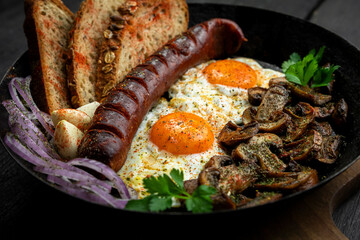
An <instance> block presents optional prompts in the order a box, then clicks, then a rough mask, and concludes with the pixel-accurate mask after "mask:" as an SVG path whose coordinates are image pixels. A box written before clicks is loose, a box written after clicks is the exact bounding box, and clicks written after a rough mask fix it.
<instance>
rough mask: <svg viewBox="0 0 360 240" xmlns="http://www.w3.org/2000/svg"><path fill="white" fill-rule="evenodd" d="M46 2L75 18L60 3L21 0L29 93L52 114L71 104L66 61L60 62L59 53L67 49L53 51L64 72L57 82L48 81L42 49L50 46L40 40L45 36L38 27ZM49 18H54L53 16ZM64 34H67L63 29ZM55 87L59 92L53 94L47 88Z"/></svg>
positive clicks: (58, 76)
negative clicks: (22, 1) (29, 76)
mask: <svg viewBox="0 0 360 240" xmlns="http://www.w3.org/2000/svg"><path fill="white" fill-rule="evenodd" d="M45 3H46V4H54V5H55V6H56V7H57V8H58V9H59V10H61V11H63V12H65V14H67V16H68V17H69V18H71V20H72V19H73V16H74V15H73V13H72V12H71V11H70V10H69V9H68V8H67V7H66V6H65V5H64V4H63V2H62V1H61V0H25V1H24V10H25V21H24V25H23V27H24V33H25V36H26V38H27V43H28V53H29V54H28V56H29V59H28V60H29V64H30V68H31V76H32V83H31V91H32V93H33V94H32V95H33V98H34V100H35V103H36V104H37V106H38V107H39V108H40V109H41V110H42V111H44V112H47V113H51V112H52V111H54V110H57V109H60V108H68V107H71V104H70V94H69V92H68V89H67V86H66V85H67V84H66V71H65V60H63V59H61V57H62V54H63V52H62V51H65V48H66V46H65V47H64V48H61V50H60V51H61V52H56V51H54V52H56V53H57V54H58V55H57V56H59V57H60V60H59V61H57V64H59V65H60V66H59V68H61V69H63V70H64V71H63V72H61V73H59V75H57V76H55V77H56V80H57V81H56V82H55V81H53V80H51V79H50V77H49V75H50V72H49V66H48V65H49V63H48V62H46V60H45V55H44V54H45V52H44V51H45V50H44V46H45V45H46V44H50V43H48V42H46V39H44V37H43V36H44V35H45V34H46V33H44V32H43V31H41V30H40V28H39V24H40V23H39V21H40V20H39V19H40V15H43V14H45V13H43V12H41V11H40V6H41V5H42V4H45ZM46 14H48V13H46ZM52 17H54V18H56V17H55V16H52ZM49 31H50V29H49ZM63 31H66V29H64V30H63ZM64 35H67V32H66V33H64ZM54 41H55V40H54ZM66 41H67V40H66ZM54 74H55V73H54ZM60 75H61V76H60ZM55 87H56V88H57V89H58V91H57V92H56V94H54V92H51V89H50V88H55Z"/></svg>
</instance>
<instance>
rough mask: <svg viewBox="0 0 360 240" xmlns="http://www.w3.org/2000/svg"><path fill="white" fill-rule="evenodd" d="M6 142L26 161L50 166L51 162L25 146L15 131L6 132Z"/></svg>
mask: <svg viewBox="0 0 360 240" xmlns="http://www.w3.org/2000/svg"><path fill="white" fill-rule="evenodd" d="M4 143H5V144H6V145H7V146H8V147H9V148H10V149H11V150H12V151H13V152H15V153H16V154H17V155H19V157H21V158H23V159H25V160H26V161H28V162H30V163H32V164H34V165H35V166H43V167H45V166H49V163H48V162H46V161H45V160H44V159H42V158H40V157H38V156H37V155H35V153H33V152H32V151H30V150H29V149H28V148H27V147H25V146H24V145H23V144H22V143H21V142H20V141H19V140H18V139H17V138H16V137H15V136H14V134H13V133H10V132H8V133H6V135H5V137H4Z"/></svg>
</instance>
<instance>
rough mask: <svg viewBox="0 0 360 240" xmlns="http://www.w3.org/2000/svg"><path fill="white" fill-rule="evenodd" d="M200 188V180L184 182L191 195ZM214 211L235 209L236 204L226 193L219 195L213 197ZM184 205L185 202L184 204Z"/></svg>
mask: <svg viewBox="0 0 360 240" xmlns="http://www.w3.org/2000/svg"><path fill="white" fill-rule="evenodd" d="M198 187H199V181H198V179H191V180H186V181H184V188H185V190H186V192H188V193H189V194H193V192H194V191H195V189H197V188H198ZM211 199H212V204H213V208H214V210H219V209H235V208H236V204H235V203H234V201H232V199H231V198H230V197H229V196H227V195H226V194H224V193H217V194H214V195H212V196H211ZM182 204H184V202H183V203H182Z"/></svg>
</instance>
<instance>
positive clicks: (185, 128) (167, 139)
mask: <svg viewBox="0 0 360 240" xmlns="http://www.w3.org/2000/svg"><path fill="white" fill-rule="evenodd" d="M150 141H152V142H153V143H154V144H155V145H156V146H158V148H159V149H161V150H165V151H167V152H170V153H172V154H174V155H186V154H194V153H200V152H204V151H206V150H208V149H209V148H210V147H211V146H212V144H213V142H214V134H213V132H212V130H211V126H210V125H209V123H208V122H207V121H205V120H204V119H203V118H201V117H199V116H197V115H195V114H192V113H186V112H176V113H171V114H168V115H166V116H164V117H162V118H160V119H159V120H158V121H157V122H156V123H155V124H154V126H153V127H152V128H151V131H150Z"/></svg>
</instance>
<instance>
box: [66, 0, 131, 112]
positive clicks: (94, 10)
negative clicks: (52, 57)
mask: <svg viewBox="0 0 360 240" xmlns="http://www.w3.org/2000/svg"><path fill="white" fill-rule="evenodd" d="M124 2H125V0H84V1H83V2H82V3H81V5H80V9H79V10H78V12H77V13H76V16H75V24H74V26H73V29H72V30H71V31H70V34H69V36H70V41H69V46H68V63H67V73H68V88H69V90H70V94H71V102H72V104H73V106H74V107H80V106H83V105H85V104H88V103H91V102H93V101H95V100H96V98H95V83H96V70H97V61H98V58H99V57H98V53H99V49H100V47H101V43H102V40H103V32H104V30H105V29H106V28H107V27H108V25H109V21H110V16H112V15H114V13H115V12H117V9H118V7H119V6H121V5H122V4H123V3H124Z"/></svg>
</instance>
